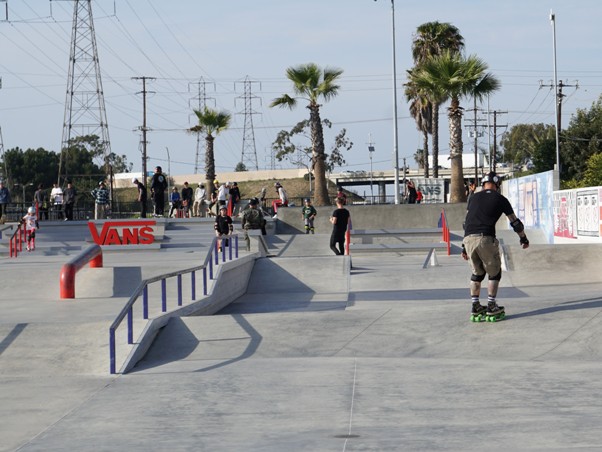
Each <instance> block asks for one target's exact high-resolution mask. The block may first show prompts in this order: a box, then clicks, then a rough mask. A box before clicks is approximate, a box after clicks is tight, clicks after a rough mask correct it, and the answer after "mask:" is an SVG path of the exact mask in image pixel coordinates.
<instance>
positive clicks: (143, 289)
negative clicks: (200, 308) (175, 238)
mask: <svg viewBox="0 0 602 452" xmlns="http://www.w3.org/2000/svg"><path fill="white" fill-rule="evenodd" d="M238 242H239V240H238V235H237V234H234V235H232V236H229V241H228V245H227V246H222V250H221V252H218V238H217V237H215V238H214V239H213V241H212V242H211V247H210V251H209V253H207V256H206V257H205V260H204V262H203V263H202V264H201V265H197V266H196V267H192V268H187V269H184V270H178V271H174V272H170V273H166V274H163V275H159V276H155V277H153V278H148V279H145V280H143V281H141V282H140V284H139V285H138V287H137V288H136V290H135V291H134V293H133V294H132V296H131V297H130V298H129V300H128V302H127V303H126V305H125V306H124V308H123V309H122V310H121V312H120V313H119V315H118V316H117V318H116V319H115V320H114V321H113V323H112V324H111V326H110V327H109V360H110V373H111V374H115V373H117V369H116V359H117V358H116V353H117V345H116V332H117V329H118V328H119V326H120V325H121V323H122V322H123V320H124V319H126V318H127V343H128V344H129V345H131V344H133V343H134V305H135V304H136V302H137V301H138V300H139V299H140V298H141V299H142V319H143V320H149V286H150V285H151V284H153V283H157V282H160V286H161V312H162V313H165V312H167V307H168V300H167V280H168V279H170V278H175V279H176V284H177V307H178V308H179V307H181V306H182V305H183V287H182V286H183V278H182V276H183V275H186V274H189V273H190V299H191V302H192V301H195V300H196V273H197V272H199V271H202V273H203V296H207V295H208V287H209V286H208V283H209V280H213V279H214V272H213V267H214V265H219V261H220V254H221V261H222V262H226V260H227V259H228V260H233V259H238Z"/></svg>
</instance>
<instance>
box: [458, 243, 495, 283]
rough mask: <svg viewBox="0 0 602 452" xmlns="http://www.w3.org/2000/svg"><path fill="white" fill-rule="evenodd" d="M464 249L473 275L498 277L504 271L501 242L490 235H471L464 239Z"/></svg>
mask: <svg viewBox="0 0 602 452" xmlns="http://www.w3.org/2000/svg"><path fill="white" fill-rule="evenodd" d="M463 243H464V247H465V248H466V254H468V261H469V262H470V268H471V269H472V274H473V275H478V276H481V275H484V274H485V273H487V275H489V276H490V277H491V276H496V275H498V274H499V273H500V272H501V271H502V258H501V256H500V242H499V241H498V240H497V239H496V238H495V237H491V236H490V235H481V234H471V235H469V236H466V237H464V240H463Z"/></svg>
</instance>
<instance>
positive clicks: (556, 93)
mask: <svg viewBox="0 0 602 452" xmlns="http://www.w3.org/2000/svg"><path fill="white" fill-rule="evenodd" d="M550 22H551V24H552V46H553V50H554V99H555V100H556V102H554V104H555V107H556V109H555V111H556V171H558V173H559V174H560V130H559V129H560V114H559V107H560V105H559V102H560V99H559V98H558V71H557V68H556V15H555V14H554V13H553V12H552V11H550ZM556 189H558V188H556Z"/></svg>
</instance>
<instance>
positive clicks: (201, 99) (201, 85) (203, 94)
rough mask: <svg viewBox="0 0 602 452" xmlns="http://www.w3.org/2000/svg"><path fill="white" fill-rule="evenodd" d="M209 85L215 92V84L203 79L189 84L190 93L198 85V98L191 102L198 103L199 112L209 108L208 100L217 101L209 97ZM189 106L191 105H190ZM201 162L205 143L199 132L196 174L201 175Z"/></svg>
mask: <svg viewBox="0 0 602 452" xmlns="http://www.w3.org/2000/svg"><path fill="white" fill-rule="evenodd" d="M208 84H212V85H213V90H214V91H215V83H213V82H206V81H205V80H204V79H203V77H201V78H199V81H198V82H193V83H189V84H188V91H190V87H191V85H196V87H197V96H196V97H193V98H192V99H191V100H192V101H196V102H197V104H196V105H197V106H196V109H197V110H198V111H203V110H204V109H205V107H206V106H207V101H208V100H213V101H214V102H215V99H214V98H213V97H207V90H206V89H205V86H206V85H208ZM189 105H190V103H189ZM195 118H196V115H195ZM201 157H202V158H201ZM201 160H202V161H203V162H204V161H205V143H204V141H203V140H202V138H201V133H200V132H199V133H197V134H196V155H195V158H194V174H198V173H199V170H200V161H201ZM203 168H204V165H203Z"/></svg>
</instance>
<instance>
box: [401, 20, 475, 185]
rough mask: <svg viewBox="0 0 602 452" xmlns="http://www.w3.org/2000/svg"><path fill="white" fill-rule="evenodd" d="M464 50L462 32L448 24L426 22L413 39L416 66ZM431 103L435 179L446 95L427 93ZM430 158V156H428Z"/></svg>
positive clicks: (437, 169)
mask: <svg viewBox="0 0 602 452" xmlns="http://www.w3.org/2000/svg"><path fill="white" fill-rule="evenodd" d="M463 49H464V38H463V37H462V35H461V34H460V30H458V28H457V27H455V26H454V25H452V24H450V23H447V22H436V21H435V22H426V23H424V24H422V25H420V26H419V27H418V28H417V29H416V33H415V34H414V37H413V39H412V58H413V59H414V64H415V65H416V66H420V65H421V64H422V63H423V62H425V61H426V60H427V59H429V58H430V57H433V56H435V55H440V54H441V53H442V52H443V51H444V50H449V51H451V52H454V53H460V52H461V51H462V50H463ZM422 94H423V95H425V96H426V97H427V98H428V99H429V102H430V103H431V113H432V120H431V122H432V126H431V132H430V133H431V134H432V142H433V146H432V148H433V177H439V105H441V104H442V103H443V102H445V101H446V100H447V98H446V97H445V95H442V94H441V93H437V92H430V93H429V92H425V93H422ZM426 157H427V158H428V155H427V156H426Z"/></svg>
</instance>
